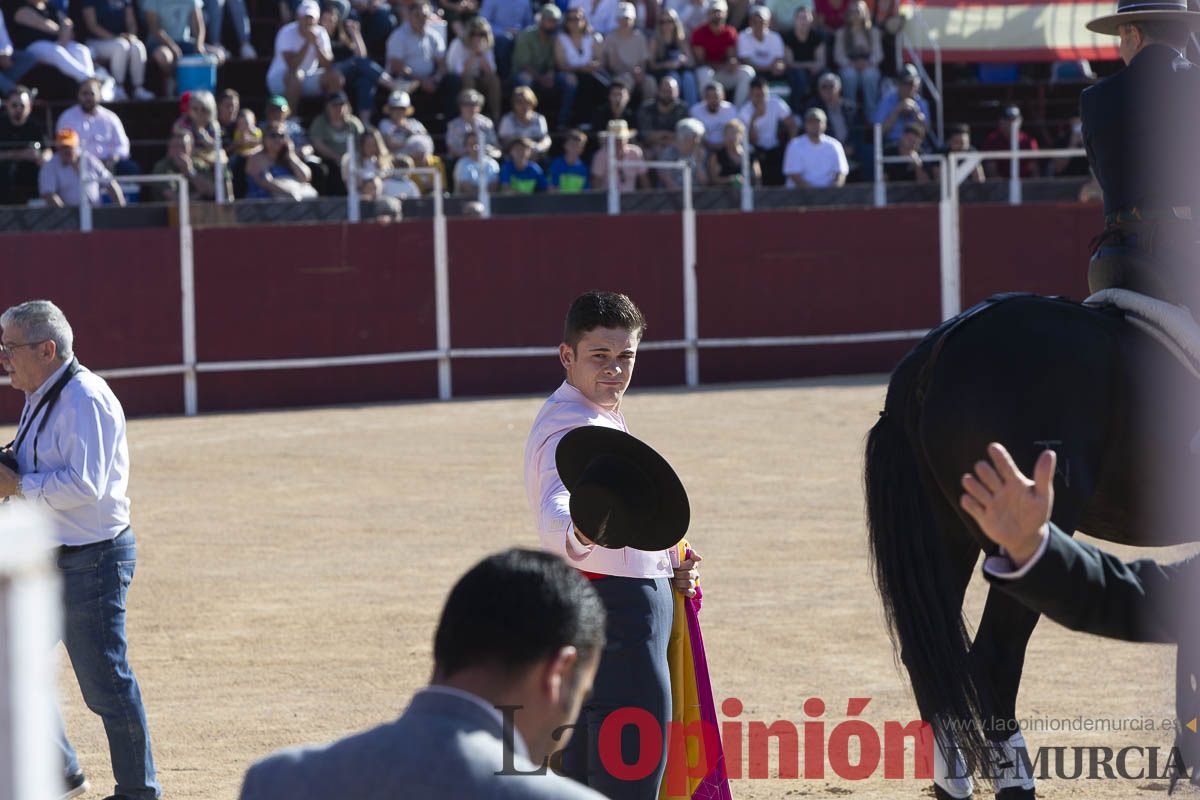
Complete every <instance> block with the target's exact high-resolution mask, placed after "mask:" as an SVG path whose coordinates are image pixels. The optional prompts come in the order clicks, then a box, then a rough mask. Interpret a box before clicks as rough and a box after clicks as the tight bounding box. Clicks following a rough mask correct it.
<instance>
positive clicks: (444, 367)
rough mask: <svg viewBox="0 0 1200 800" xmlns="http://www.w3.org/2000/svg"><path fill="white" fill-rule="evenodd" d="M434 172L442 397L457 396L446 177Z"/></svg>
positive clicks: (436, 302) (435, 286) (435, 288)
mask: <svg viewBox="0 0 1200 800" xmlns="http://www.w3.org/2000/svg"><path fill="white" fill-rule="evenodd" d="M431 172H432V173H433V292H434V309H435V311H434V313H435V314H436V315H437V349H438V399H439V400H449V399H450V398H451V397H452V396H453V388H452V385H451V372H450V261H449V258H450V256H449V251H448V249H447V240H446V210H445V202H444V201H443V198H442V192H443V191H444V188H443V186H442V176H441V173H439V172H438V171H437V170H431Z"/></svg>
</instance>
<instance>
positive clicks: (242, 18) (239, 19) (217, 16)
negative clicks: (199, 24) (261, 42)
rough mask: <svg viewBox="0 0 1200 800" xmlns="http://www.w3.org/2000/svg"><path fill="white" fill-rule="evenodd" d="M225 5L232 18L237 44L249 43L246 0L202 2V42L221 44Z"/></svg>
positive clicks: (206, 0)
mask: <svg viewBox="0 0 1200 800" xmlns="http://www.w3.org/2000/svg"><path fill="white" fill-rule="evenodd" d="M226 5H228V6H229V16H230V17H232V18H233V27H234V28H235V31H234V33H235V35H236V36H237V40H238V44H245V43H246V42H248V41H250V16H249V15H248V14H247V13H246V0H204V31H205V32H204V41H206V42H210V43H211V44H220V43H221V28H222V24H223V23H224V21H225V13H224V12H225V6H226Z"/></svg>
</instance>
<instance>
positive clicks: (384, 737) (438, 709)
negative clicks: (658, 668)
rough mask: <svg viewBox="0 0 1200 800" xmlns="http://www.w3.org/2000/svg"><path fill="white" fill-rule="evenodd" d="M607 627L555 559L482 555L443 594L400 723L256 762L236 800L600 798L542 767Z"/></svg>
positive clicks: (583, 584)
mask: <svg viewBox="0 0 1200 800" xmlns="http://www.w3.org/2000/svg"><path fill="white" fill-rule="evenodd" d="M604 625H605V613H604V606H603V605H602V604H601V602H600V598H599V596H598V595H597V594H596V591H595V589H593V588H592V586H591V585H590V584H589V583H588V581H587V580H586V579H584V578H583V577H582V576H581V575H579V573H578V572H577V571H576V570H574V569H571V568H570V567H569V566H567V565H566V564H565V563H563V561H562V559H560V558H558V557H557V556H554V555H551V554H550V553H543V552H538V551H535V550H520V549H511V550H506V551H504V552H502V553H497V554H496V555H492V556H489V557H487V558H485V559H484V560H483V561H481V562H479V563H478V564H476V565H475V566H474V567H473V568H472V569H471V570H470V571H469V572H467V574H466V575H464V576H463V577H462V578H461V579H460V580H459V581H458V583H457V584H455V586H454V588H453V589H451V591H450V596H449V597H448V598H447V600H446V605H445V607H444V608H443V609H442V617H441V620H440V621H439V622H438V627H437V632H436V633H435V634H434V640H433V662H434V663H433V679H432V681H431V682H430V685H429V686H427V687H425V688H424V689H421V690H420V691H419V692H417V694H416V695H415V696H414V697H413V699H412V702H411V703H410V704H409V706H408V708H407V709H405V711H404V713H403V714H402V715H401V716H400V718H399V719H398V720H396V721H394V722H390V723H387V724H385V725H381V726H379V727H377V728H373V729H371V730H368V731H364V732H362V733H359V734H356V735H354V736H350V737H348V738H346V739H342V740H340V741H337V742H333V743H332V744H328V745H324V746H320V747H305V748H297V749H292V750H285V751H283V752H280V753H277V754H275V755H273V756H270V757H269V758H266V759H264V760H262V761H260V762H258V763H257V764H255V765H253V766H252V767H250V770H249V771H248V772H247V773H246V778H245V782H244V783H243V785H242V793H241V800H268V799H269V798H279V800H284V798H286V800H309V799H311V800H330V798H347V799H349V798H353V800H384V799H385V798H387V799H388V800H390V799H391V798H399V797H403V798H429V799H430V800H443V799H446V800H448V799H449V798H473V797H480V798H483V797H486V798H498V799H499V800H526V799H529V800H601V796H600V795H599V794H597V793H596V792H593V791H592V790H590V789H587V788H585V787H583V786H580V785H579V784H577V783H575V782H573V781H570V780H568V779H566V778H563V777H561V776H559V775H556V774H555V773H554V772H553V771H552V770H551V769H549V768H548V767H547V766H546V759H547V756H548V755H549V754H550V753H551V752H552V751H554V750H556V749H557V748H559V747H561V746H562V745H563V743H564V742H565V741H566V740H568V739H569V738H570V736H571V728H570V726H571V723H573V722H574V721H575V718H576V716H578V714H579V708H580V704H581V703H582V702H583V698H584V696H585V695H587V693H588V691H589V690H590V689H591V686H592V680H593V678H594V677H595V674H596V664H597V663H598V661H599V659H600V651H601V650H603V649H604ZM501 709H504V711H503V712H502V711H501Z"/></svg>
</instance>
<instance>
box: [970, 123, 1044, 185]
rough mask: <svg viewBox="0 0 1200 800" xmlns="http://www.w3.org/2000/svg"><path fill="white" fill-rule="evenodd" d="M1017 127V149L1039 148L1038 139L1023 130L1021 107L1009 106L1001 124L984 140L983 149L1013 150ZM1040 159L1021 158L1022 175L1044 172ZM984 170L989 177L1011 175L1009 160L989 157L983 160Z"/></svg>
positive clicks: (1023, 176)
mask: <svg viewBox="0 0 1200 800" xmlns="http://www.w3.org/2000/svg"><path fill="white" fill-rule="evenodd" d="M1014 127H1016V129H1017V149H1018V150H1037V149H1038V143H1037V139H1034V138H1033V137H1032V136H1030V135H1029V134H1028V133H1026V132H1025V131H1023V130H1021V109H1019V108H1017V107H1016V106H1009V107H1008V108H1006V109H1004V115H1003V116H1002V117H1000V124H999V126H998V127H997V128H996V130H994V131H992V132H991V133H989V134H988V136H987V138H986V139H984V140H983V147H981V148H980V149H981V150H1011V149H1012V130H1013V128H1014ZM1040 163H1041V162H1040V161H1039V160H1038V159H1034V158H1025V159H1022V160H1021V177H1022V178H1036V177H1038V176H1039V175H1041V174H1042V171H1041V169H1040V168H1039V167H1040ZM983 164H984V170H985V171H986V172H987V176H988V177H989V178H1006V177H1008V175H1009V162H1008V161H1000V160H997V159H988V160H987V161H985V162H983Z"/></svg>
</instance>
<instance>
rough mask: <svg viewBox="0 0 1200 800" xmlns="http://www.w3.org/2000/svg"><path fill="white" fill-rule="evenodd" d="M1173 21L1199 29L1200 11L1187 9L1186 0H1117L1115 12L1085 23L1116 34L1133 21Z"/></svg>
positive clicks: (1096, 30)
mask: <svg viewBox="0 0 1200 800" xmlns="http://www.w3.org/2000/svg"><path fill="white" fill-rule="evenodd" d="M1152 21H1159V22H1175V23H1178V24H1180V25H1183V26H1185V27H1187V28H1189V29H1191V30H1198V29H1200V13H1198V12H1195V11H1189V10H1188V4H1187V0H1117V13H1115V14H1109V15H1108V16H1105V17H1098V18H1097V19H1094V20H1092V21H1091V22H1089V23H1088V24H1087V28H1088V30H1089V31H1092V32H1094V33H1104V34H1108V35H1109V36H1116V35H1117V29H1118V28H1120V27H1121V26H1122V25H1132V24H1133V23H1135V22H1152Z"/></svg>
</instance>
